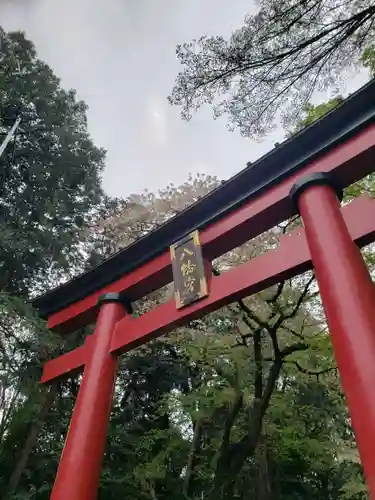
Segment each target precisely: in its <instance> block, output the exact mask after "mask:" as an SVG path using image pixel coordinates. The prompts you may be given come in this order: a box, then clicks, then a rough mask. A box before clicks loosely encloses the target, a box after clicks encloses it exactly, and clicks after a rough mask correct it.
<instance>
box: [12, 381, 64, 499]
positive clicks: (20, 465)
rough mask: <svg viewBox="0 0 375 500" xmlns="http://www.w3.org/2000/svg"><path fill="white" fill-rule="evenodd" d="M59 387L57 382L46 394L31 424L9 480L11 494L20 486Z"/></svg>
mask: <svg viewBox="0 0 375 500" xmlns="http://www.w3.org/2000/svg"><path fill="white" fill-rule="evenodd" d="M57 388H58V384H57V383H56V384H54V385H52V386H51V387H50V389H49V391H48V392H47V393H46V394H45V397H44V401H43V405H42V408H41V410H40V413H39V416H38V418H37V420H35V422H33V423H32V424H31V427H30V430H29V434H28V436H27V438H26V440H25V443H24V445H23V447H22V450H21V453H20V457H19V459H18V461H17V463H16V466H15V468H14V470H13V472H12V474H11V476H10V479H9V482H8V493H9V494H11V493H12V492H14V491H15V490H16V489H17V488H18V485H19V482H20V479H21V477H22V474H23V472H24V470H25V468H26V466H27V463H28V460H29V457H30V454H31V452H32V450H33V448H34V446H35V443H36V440H37V437H38V434H39V431H40V430H41V428H42V427H43V424H44V421H45V419H46V417H47V415H48V412H49V410H50V408H51V406H52V404H53V401H54V399H55V396H56V393H57Z"/></svg>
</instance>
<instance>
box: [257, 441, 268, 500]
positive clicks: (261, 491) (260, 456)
mask: <svg viewBox="0 0 375 500" xmlns="http://www.w3.org/2000/svg"><path fill="white" fill-rule="evenodd" d="M255 455H256V462H257V467H258V479H257V497H256V498H257V500H270V499H271V481H270V473H269V467H268V454H267V445H266V443H265V441H264V439H263V438H262V437H260V438H259V442H258V446H257V449H256V452H255Z"/></svg>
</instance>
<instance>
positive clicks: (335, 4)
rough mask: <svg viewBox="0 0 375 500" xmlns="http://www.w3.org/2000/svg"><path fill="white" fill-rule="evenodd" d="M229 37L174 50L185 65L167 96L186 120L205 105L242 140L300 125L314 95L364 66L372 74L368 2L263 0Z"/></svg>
mask: <svg viewBox="0 0 375 500" xmlns="http://www.w3.org/2000/svg"><path fill="white" fill-rule="evenodd" d="M256 6H257V13H256V14H249V15H248V16H247V17H246V18H245V21H244V23H243V25H242V26H241V27H239V28H238V29H237V30H235V31H234V32H233V33H232V35H231V36H230V38H229V39H225V38H224V37H222V36H219V35H218V36H202V37H201V38H200V39H198V40H193V41H191V42H186V43H183V44H182V45H179V46H178V47H177V58H178V59H179V61H180V63H181V64H182V66H183V68H182V71H181V72H180V73H179V74H178V76H177V79H176V82H175V86H174V88H173V90H172V93H171V95H170V96H169V101H170V103H171V104H173V105H178V106H180V107H181V114H182V117H183V118H184V119H189V118H191V116H192V112H193V111H195V110H197V109H198V108H199V107H200V106H202V105H203V104H211V105H212V106H213V109H214V115H215V116H216V117H217V116H220V115H223V114H226V115H227V117H228V122H229V127H230V128H237V127H238V128H239V129H240V131H241V133H242V134H243V135H244V136H252V137H258V136H262V135H264V134H265V133H266V132H267V131H268V130H269V129H270V128H271V127H272V126H273V125H274V124H275V122H276V121H277V119H278V118H279V117H281V119H282V122H283V123H284V125H285V126H290V125H291V124H293V123H296V122H297V121H298V120H299V118H300V116H301V114H302V112H303V110H304V109H305V106H306V105H307V104H308V103H309V102H310V100H311V97H312V95H313V94H314V92H315V91H318V90H326V89H327V88H332V87H333V86H336V85H338V84H339V83H340V81H341V79H342V78H343V77H345V73H346V71H347V70H348V69H353V68H357V67H358V66H359V65H360V64H361V63H362V64H365V65H366V66H368V67H369V69H370V70H371V71H374V68H375V66H374V35H375V23H374V20H375V6H374V3H373V2H372V1H371V0H359V1H354V0H351V1H344V0H259V2H257V3H256Z"/></svg>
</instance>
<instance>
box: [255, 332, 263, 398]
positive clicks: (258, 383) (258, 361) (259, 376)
mask: <svg viewBox="0 0 375 500" xmlns="http://www.w3.org/2000/svg"><path fill="white" fill-rule="evenodd" d="M254 362H255V384H254V385H255V387H254V396H255V398H257V399H259V398H261V397H262V393H263V367H262V331H261V330H258V331H257V332H256V333H254Z"/></svg>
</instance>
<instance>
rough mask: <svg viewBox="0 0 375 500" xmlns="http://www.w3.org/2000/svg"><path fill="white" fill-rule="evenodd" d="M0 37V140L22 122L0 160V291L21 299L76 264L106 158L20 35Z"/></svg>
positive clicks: (67, 95) (82, 109) (77, 109)
mask: <svg viewBox="0 0 375 500" xmlns="http://www.w3.org/2000/svg"><path fill="white" fill-rule="evenodd" d="M0 37H1V48H0V65H1V69H0V72H1V75H0V76H1V79H0V133H2V134H6V133H7V132H8V130H9V129H10V127H11V126H12V124H13V123H14V120H15V119H16V117H17V116H19V117H21V125H20V128H19V131H18V133H17V135H16V138H15V139H14V141H13V142H12V143H11V144H9V145H8V148H7V150H6V152H5V154H4V155H3V156H2V157H1V159H0V166H1V170H0V237H1V249H0V290H1V291H8V292H12V293H14V292H16V293H18V294H20V293H25V292H26V291H27V290H28V289H29V288H30V287H31V286H32V288H33V290H35V289H36V287H37V283H38V282H40V280H41V279H42V278H43V277H45V276H46V273H49V279H51V276H52V275H51V272H53V271H54V270H55V271H56V270H58V269H61V268H64V269H65V271H64V272H65V273H66V272H69V271H71V270H72V267H74V266H75V265H77V263H82V261H83V258H84V256H83V255H82V254H81V251H80V249H79V245H78V243H79V240H80V237H81V235H80V232H81V229H82V228H83V227H84V226H85V225H86V224H87V223H88V222H89V220H90V218H91V216H92V214H93V212H95V208H96V207H97V205H98V204H99V203H100V202H101V200H102V199H103V197H104V195H103V192H102V188H101V184H100V182H101V181H100V175H101V172H102V169H103V166H104V158H105V152H104V150H102V149H99V148H97V147H96V146H95V145H94V144H93V142H92V140H91V138H90V136H89V134H88V131H87V118H86V110H87V106H86V105H85V104H84V103H83V102H82V101H78V100H77V98H76V93H75V92H74V91H72V90H70V91H65V90H63V89H62V88H61V87H60V81H59V79H58V78H57V77H56V76H55V75H54V74H53V71H52V70H51V68H49V67H48V66H47V65H46V64H45V63H43V62H42V61H41V60H39V59H38V58H37V55H36V52H35V48H34V46H33V44H32V43H31V42H30V41H29V40H27V39H26V38H25V36H24V34H23V33H19V32H16V33H6V32H4V31H3V30H1V29H0Z"/></svg>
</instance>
